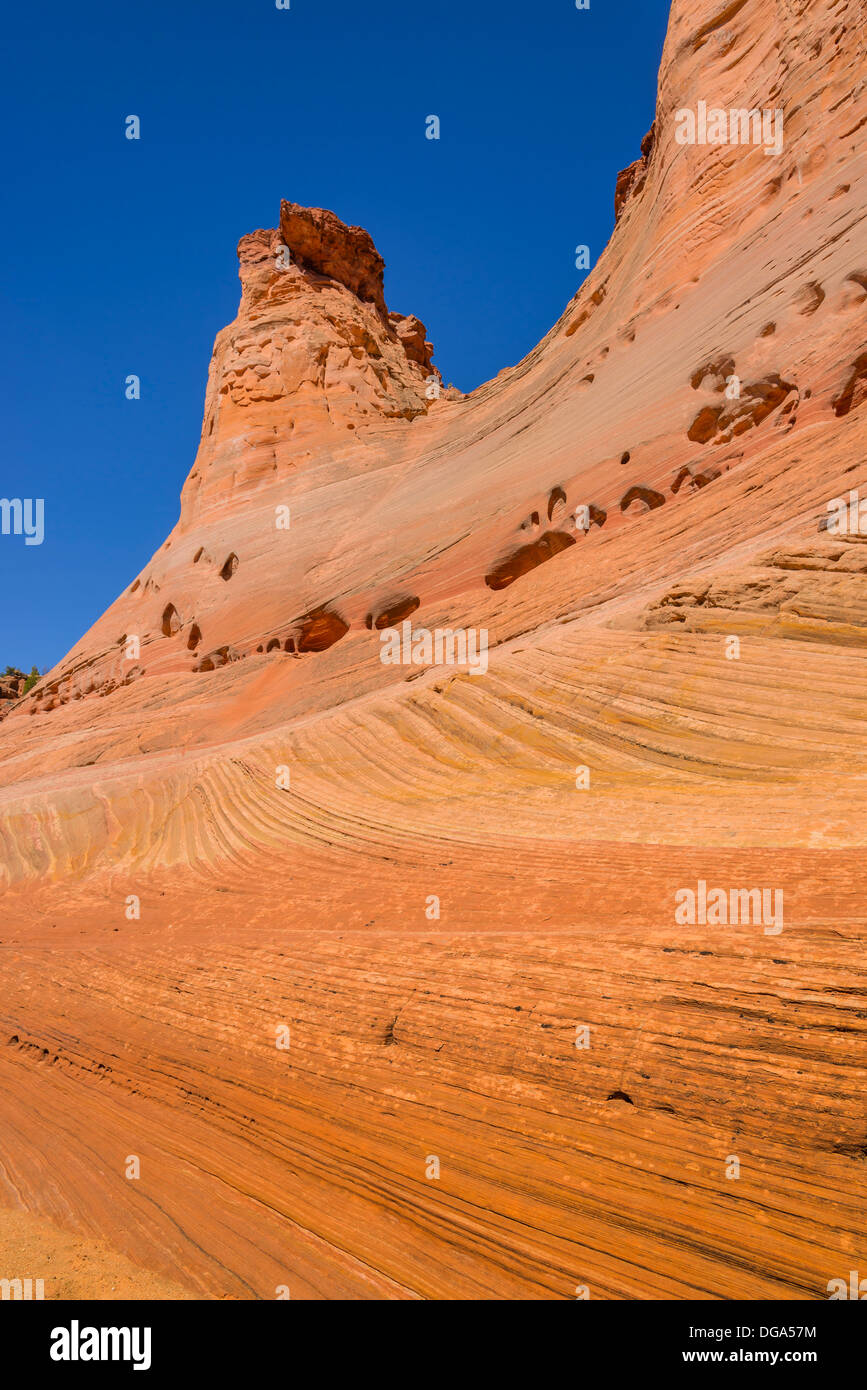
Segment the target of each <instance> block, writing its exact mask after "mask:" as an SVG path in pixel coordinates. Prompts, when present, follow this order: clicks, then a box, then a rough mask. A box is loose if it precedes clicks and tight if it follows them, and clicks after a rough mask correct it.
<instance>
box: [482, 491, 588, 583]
mask: <svg viewBox="0 0 867 1390" xmlns="http://www.w3.org/2000/svg"><path fill="white" fill-rule="evenodd" d="M591 515H592V508H591ZM574 544H575V537H574V536H570V535H569V534H568V532H566V531H547V532H546V533H545V535H544V536H540V537H539V539H538V540H537V541H531V542H530V544H529V545H522V546H520V547H519V548H518V549H517V550H513V551H512V554H511V555H508V556H507V557H506V559H505V560H501V561H500V563H499V564H498V565H496V566H495V567H494V569H492V570H491V572H490V574H486V575H485V583H486V584H487V586H488V588H489V589H505V588H507V587H508V586H509V585H510V584H514V582H515V580H516V579H520V578H521V576H522V575H524V574H529V573H530V571H531V570H534V569H537V568H538V566H539V565H544V564H545V562H546V561H547V560H550V559H552V558H553V557H554V556H555V555H559V553H560V551H561V550H566V549H567V548H568V547H569V546H570V545H574Z"/></svg>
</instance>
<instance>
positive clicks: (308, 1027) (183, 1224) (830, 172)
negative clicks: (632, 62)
mask: <svg viewBox="0 0 867 1390" xmlns="http://www.w3.org/2000/svg"><path fill="white" fill-rule="evenodd" d="M699 101H705V102H706V103H708V105H712V106H719V107H722V108H726V109H729V108H745V109H750V108H754V107H757V108H765V107H769V108H773V109H780V110H782V111H783V113H784V117H785V140H784V143H783V149H782V152H781V153H780V154H779V155H777V156H773V157H769V156H767V155H766V154H765V153H764V150H763V149H762V148H761V147H751V146H727V147H723V146H719V145H703V146H699V145H693V146H690V145H686V146H684V145H681V144H679V143H678V141H677V139H676V134H675V131H676V120H675V117H676V113H677V111H678V110H680V109H682V108H690V107H694V106H695V105H696V104H697V103H698V102H699ZM865 123H867V91H865V68H864V49H863V41H862V39H861V15H860V9H859V7H858V5H857V4H856V3H855V0H813V3H811V4H810V5H806V4H803V3H800V0H777V2H776V3H773V4H772V3H770V0H745V2H744V3H741V4H737V5H727V6H725V5H723V4H722V3H721V0H675V3H674V5H673V8H672V14H671V20H670V25H669V32H668V37H667V40H666V45H665V50H664V54H663V60H662V66H661V70H660V79H659V97H658V102H657V109H656V113H655V120H654V125H653V133H652V139H646V140H645V142H644V145H643V146H642V158H641V160H640V161H638V164H637V165H636V166H633V169H632V170H631V172H629V173H628V174H627V175H626V176H625V177H624V176H621V179H620V181H619V187H618V196H617V212H618V220H617V225H616V228H615V231H614V234H613V236H612V239H611V242H610V244H609V246H608V247H607V249H606V251H605V252H604V254H603V255H602V257H601V258H600V260H599V263H598V264H597V266H596V267H595V269H594V270H593V272H592V273H591V275H590V276H589V277H588V279H587V281H586V283H585V284H584V285H583V286H582V288H581V290H580V291H579V292H578V294H577V295H576V296H575V298H574V300H573V301H572V302H571V303H570V305H569V306H568V307H567V309H566V311H565V313H564V314H563V316H562V318H561V319H560V320H559V322H558V323H557V324H556V325H555V326H554V327H553V328H552V330H551V331H550V333H549V334H548V335H547V336H546V337H545V339H544V340H543V341H542V343H540V344H539V346H538V347H537V348H536V349H535V350H534V351H533V352H532V353H530V354H529V356H528V357H527V358H526V359H525V360H524V361H523V362H521V363H519V364H518V365H517V366H515V367H512V368H509V369H507V370H505V371H503V372H501V373H500V375H499V376H498V377H497V378H496V379H495V380H494V381H492V382H489V383H488V384H487V385H485V386H483V387H480V388H479V389H478V390H477V391H474V392H473V393H472V394H471V395H469V396H466V397H462V396H461V395H460V394H459V393H457V392H454V391H447V390H444V389H441V385H440V379H439V377H438V375H437V374H436V372H435V371H434V369H433V367H432V365H431V349H430V345H429V343H428V342H427V341H426V334H425V330H424V328H423V326H422V325H421V324H420V323H419V321H418V320H417V319H415V318H413V317H412V316H409V317H401V316H398V315H395V314H390V313H389V312H388V310H387V307H386V304H385V299H384V295H383V277H382V261H381V258H380V257H379V255H378V253H377V251H376V249H375V247H374V246H373V243H372V241H371V240H370V238H369V237H368V236H367V234H366V233H365V232H362V231H361V230H360V229H359V228H354V227H347V226H345V225H344V224H343V223H342V222H340V221H339V220H338V219H337V218H336V217H335V216H334V215H333V214H331V213H327V212H324V211H322V210H319V209H312V210H310V209H302V208H299V207H297V206H296V205H294V204H288V203H284V204H283V205H282V208H281V213H280V218H279V227H278V228H277V229H275V230H273V231H259V232H254V233H253V234H252V235H251V236H249V237H245V238H244V239H243V240H242V242H241V244H240V247H239V257H240V263H241V281H242V288H243V293H242V300H241V306H240V310H239V314H238V317H237V319H236V320H235V322H234V323H233V324H232V325H230V326H229V327H228V328H226V329H224V330H223V332H222V333H220V334H219V335H218V338H217V342H216V345H215V349H214V357H213V361H212V364H211V370H210V374H209V382H208V390H207V397H206V403H205V415H204V425H203V432H202V440H201V444H200V448H199V452H198V455H197V458H196V461H195V464H194V466H193V470H192V472H191V474H190V477H189V478H188V480H187V482H186V484H185V487H184V490H183V495H182V503H181V516H180V520H179V522H178V525H177V527H176V528H175V529H174V531H173V532H172V534H171V536H170V537H169V538H168V540H167V541H166V543H165V545H164V546H163V547H162V548H161V549H160V550H159V551H158V553H157V554H156V555H155V556H154V557H153V558H152V560H151V562H150V563H149V564H148V565H147V566H146V567H145V569H144V571H143V572H142V573H141V574H140V575H139V576H137V577H135V578H134V579H132V580H131V583H130V586H129V588H128V589H127V591H126V592H125V593H124V594H123V595H121V596H120V597H119V598H118V600H117V601H116V602H115V603H114V604H113V605H112V607H111V608H110V609H109V610H108V612H107V613H106V614H105V615H104V617H103V618H101V619H100V620H99V622H98V623H97V624H96V625H95V626H94V627H93V628H92V629H91V631H90V632H89V633H88V634H86V636H85V637H84V638H82V641H81V642H80V643H79V644H78V645H77V646H76V647H75V648H74V649H73V651H72V652H70V653H69V655H68V656H67V657H66V658H65V659H64V661H62V662H61V663H60V664H59V665H58V667H57V668H55V670H54V671H53V672H51V673H50V674H49V675H48V676H47V677H45V678H44V679H43V680H42V681H40V683H39V685H38V686H37V687H36V689H35V690H34V692H33V693H32V694H31V695H30V696H28V697H27V698H25V699H23V700H20V701H19V702H18V703H17V704H16V706H15V708H14V710H13V711H12V713H11V714H10V716H9V717H8V718H7V719H5V720H4V722H3V726H2V730H0V778H2V781H3V790H2V791H0V848H2V880H0V881H2V884H3V887H4V888H5V892H4V895H3V899H2V914H3V922H4V926H3V932H2V937H3V945H4V946H5V947H6V948H7V949H6V950H4V951H3V952H2V953H0V970H2V971H3V975H4V978H3V981H2V990H0V1000H2V1002H0V1025H2V1028H3V1029H4V1030H5V1038H0V1042H5V1046H0V1072H2V1078H0V1080H2V1090H3V1095H4V1102H3V1106H4V1111H5V1114H4V1120H5V1125H4V1129H3V1131H2V1132H3V1133H4V1134H6V1135H8V1134H13V1135H14V1145H12V1146H11V1147H10V1145H9V1144H8V1143H7V1142H6V1141H4V1140H0V1144H2V1145H4V1148H5V1149H7V1150H10V1151H8V1152H7V1151H4V1152H2V1153H0V1158H2V1164H0V1188H2V1192H3V1194H4V1197H5V1200H6V1201H7V1202H13V1203H16V1204H19V1205H21V1206H24V1207H27V1208H30V1209H32V1210H34V1211H35V1212H37V1213H40V1214H42V1215H44V1216H46V1217H49V1218H51V1219H54V1220H56V1221H61V1222H63V1223H65V1224H67V1225H69V1226H73V1227H75V1228H76V1229H77V1230H78V1232H79V1233H80V1234H87V1233H91V1232H92V1231H93V1230H94V1229H95V1228H99V1229H100V1230H101V1231H102V1233H103V1234H104V1235H105V1236H106V1237H107V1238H108V1239H109V1240H110V1241H112V1242H113V1243H114V1244H115V1246H116V1247H117V1248H118V1250H120V1251H122V1252H123V1253H124V1255H125V1256H128V1257H130V1258H132V1259H134V1260H137V1261H139V1262H140V1263H141V1264H143V1265H145V1266H147V1267H148V1268H149V1269H151V1270H153V1271H155V1272H156V1274H158V1275H159V1276H160V1277H162V1278H170V1279H178V1278H179V1279H181V1280H182V1281H183V1282H184V1283H185V1285H186V1286H187V1287H188V1288H190V1289H193V1290H196V1291H198V1292H202V1293H206V1294H209V1295H214V1296H220V1295H233V1296H240V1297H273V1296H274V1288H275V1287H276V1286H277V1285H280V1284H284V1283H288V1284H289V1285H290V1286H291V1287H292V1289H293V1296H311V1297H334V1296H341V1295H348V1296H352V1297H447V1296H465V1297H543V1298H545V1297H574V1296H575V1289H576V1286H578V1285H589V1286H590V1289H591V1296H592V1297H602V1298H633V1297H639V1298H656V1297H676V1298H691V1297H704V1298H757V1297H782V1298H823V1297H826V1296H827V1282H828V1280H830V1279H832V1278H837V1277H841V1276H842V1277H845V1276H846V1274H847V1271H848V1270H849V1269H850V1268H854V1267H856V1266H857V1264H858V1260H859V1259H860V1260H861V1263H862V1266H863V1264H864V1261H865V1259H867V1252H865V1249H864V1244H863V1230H864V1216H865V1211H864V1186H863V1171H864V1156H865V1152H867V1128H865V1117H864V1108H863V1098H862V1097H863V1088H864V1082H865V1070H867V1067H865V1057H864V1038H865V1031H867V1021H865V1020H867V1002H865V997H864V966H863V935H864V911H863V892H862V889H861V881H860V880H861V872H860V871H861V867H862V862H863V831H862V829H861V827H862V826H863V824H864V813H865V810H867V795H865V790H864V767H865V756H867V738H865V714H867V697H865V683H864V674H865V645H867V583H865V576H867V540H865V538H864V537H863V536H861V535H859V534H858V533H857V531H856V532H852V533H847V534H833V533H831V532H829V530H828V526H827V522H828V515H829V512H828V505H829V502H831V501H832V500H833V499H835V498H846V499H848V498H849V497H850V494H851V493H852V492H853V491H856V492H857V490H858V489H859V488H860V490H861V495H862V496H864V497H865V498H867V465H865V443H867V413H865V394H864V390H863V384H864V380H865V373H864V369H863V363H864V332H865V303H867V253H865V213H864V209H865V172H867V171H865V156H864V153H863V150H864V130H865ZM576 517H577V518H580V519H581V524H580V525H578V526H576V525H575V519H576ZM407 620H410V621H411V622H412V624H414V625H415V626H417V627H424V628H426V629H429V630H432V629H435V628H444V627H449V628H452V629H454V628H468V627H477V628H485V629H486V630H487V631H488V633H489V637H490V645H491V651H490V654H489V666H488V670H487V672H486V673H485V674H484V675H470V674H468V673H467V672H465V671H464V672H461V671H457V670H455V669H454V668H451V667H440V668H438V669H427V670H426V669H424V668H422V667H409V668H407V667H394V666H389V665H383V663H382V662H381V661H380V659H379V653H380V645H381V633H382V631H383V630H384V629H385V628H386V627H387V626H389V625H390V624H392V623H397V624H400V623H402V622H404V621H407ZM130 639H135V640H134V641H133V642H131V641H130ZM734 639H736V642H737V646H733V641H734ZM130 653H134V655H131V654H130ZM582 770H583V773H584V774H586V775H584V776H582V775H581V774H582ZM287 773H288V777H287V775H286V774H287ZM698 880H703V881H706V882H708V883H711V884H720V885H724V886H725V887H727V888H728V887H738V886H740V885H743V886H744V887H752V886H754V885H759V886H767V885H770V886H773V887H775V888H778V889H781V890H782V891H783V893H784V896H785V904H786V907H785V925H784V927H783V930H782V932H781V933H780V934H779V935H772V934H767V933H766V932H764V931H763V929H762V927H761V926H734V927H714V926H708V925H703V924H701V923H697V924H696V925H693V926H683V925H679V924H678V923H677V922H676V921H675V915H674V903H675V894H676V893H677V892H678V890H680V889H682V888H684V887H689V886H694V885H695V884H696V882H697V881H698ZM131 895H133V896H134V897H135V899H137V900H139V901H140V907H141V916H140V918H132V919H131V918H129V917H128V916H127V915H126V905H127V904H128V902H129V900H130V896H131ZM435 903H436V905H437V906H436V908H434V906H433V905H434V904H435ZM436 911H438V913H439V916H436V915H434V914H435V912H436ZM280 1026H288V1027H289V1029H290V1031H291V1036H292V1041H291V1046H290V1048H289V1050H288V1051H281V1050H279V1049H278V1048H276V1047H275V1030H276V1029H277V1028H278V1027H280ZM585 1028H586V1029H589V1038H590V1046H589V1047H580V1046H576V1041H577V1040H580V1036H581V1030H582V1029H585ZM62 1116H67V1117H70V1118H69V1120H68V1122H65V1121H62V1120H61V1119H59V1118H58V1117H62ZM94 1135H96V1136H97V1138H96V1139H94V1137H93V1136H94ZM131 1152H132V1153H140V1152H141V1153H143V1155H144V1161H143V1170H142V1179H141V1180H140V1181H139V1182H138V1183H129V1182H127V1181H126V1180H125V1178H124V1174H123V1161H124V1156H125V1155H127V1154H129V1153H131ZM58 1153H62V1155H63V1162H57V1155H58ZM431 1155H435V1156H437V1157H438V1158H439V1160H440V1166H441V1175H440V1177H439V1178H429V1177H427V1176H426V1169H427V1167H428V1164H429V1159H430V1156H431ZM732 1156H736V1157H737V1158H738V1159H739V1161H740V1165H741V1167H740V1172H741V1176H740V1177H739V1178H737V1179H734V1178H731V1177H730V1176H727V1168H728V1167H730V1160H731V1157H732ZM95 1175H96V1176H95Z"/></svg>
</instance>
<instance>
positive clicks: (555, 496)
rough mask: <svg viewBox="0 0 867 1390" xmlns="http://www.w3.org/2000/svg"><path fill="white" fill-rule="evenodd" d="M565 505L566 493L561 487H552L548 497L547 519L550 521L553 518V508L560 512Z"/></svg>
mask: <svg viewBox="0 0 867 1390" xmlns="http://www.w3.org/2000/svg"><path fill="white" fill-rule="evenodd" d="M565 505H566V494H565V492H564V491H563V489H562V488H561V487H554V488H552V489H551V495H550V496H549V498H548V520H549V521H551V520H552V519H553V517H554V512H555V510H556V511H558V512H560V511H562V510H563V508H564V507H565Z"/></svg>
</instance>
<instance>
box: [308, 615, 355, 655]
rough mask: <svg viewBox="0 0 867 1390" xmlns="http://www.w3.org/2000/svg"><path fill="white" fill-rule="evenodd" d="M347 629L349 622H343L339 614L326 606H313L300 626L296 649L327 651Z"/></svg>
mask: <svg viewBox="0 0 867 1390" xmlns="http://www.w3.org/2000/svg"><path fill="white" fill-rule="evenodd" d="M348 631H349V624H348V623H345V622H344V621H343V619H342V618H341V617H340V616H339V614H337V613H332V612H329V611H328V609H327V608H314V609H313V611H312V612H311V613H309V614H308V615H307V617H306V618H305V619H304V622H303V624H302V626H301V633H300V635H299V638H298V651H299V652H324V651H327V649H328V648H329V647H333V646H334V643H335V642H339V641H340V639H341V637H343V636H344V635H345V634H346V633H347V632H348Z"/></svg>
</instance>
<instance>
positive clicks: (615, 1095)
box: [605, 1091, 635, 1105]
mask: <svg viewBox="0 0 867 1390" xmlns="http://www.w3.org/2000/svg"><path fill="white" fill-rule="evenodd" d="M605 1099H606V1100H625V1101H626V1104H627V1105H634V1104H635V1101H634V1100H633V1099H632V1096H628V1095H627V1094H626V1092H625V1091H612V1092H611V1095H610V1096H606V1097H605Z"/></svg>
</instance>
